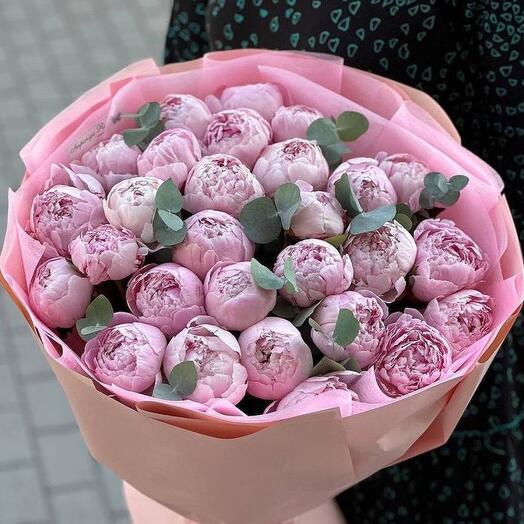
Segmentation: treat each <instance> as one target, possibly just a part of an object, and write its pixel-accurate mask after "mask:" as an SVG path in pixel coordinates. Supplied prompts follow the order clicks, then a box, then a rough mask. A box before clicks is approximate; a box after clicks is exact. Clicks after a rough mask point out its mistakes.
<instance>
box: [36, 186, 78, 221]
mask: <svg viewBox="0 0 524 524" xmlns="http://www.w3.org/2000/svg"><path fill="white" fill-rule="evenodd" d="M38 204H39V205H38V207H37V208H36V212H35V215H34V219H35V220H36V221H40V219H42V220H45V221H53V222H55V221H56V222H60V221H61V220H63V219H70V218H72V216H73V208H74V202H73V200H72V199H71V198H70V197H68V196H66V195H64V194H63V193H60V192H59V191H49V192H47V193H45V194H43V195H40V196H39V197H38Z"/></svg>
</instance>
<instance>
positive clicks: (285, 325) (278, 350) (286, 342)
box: [239, 317, 313, 400]
mask: <svg viewBox="0 0 524 524" xmlns="http://www.w3.org/2000/svg"><path fill="white" fill-rule="evenodd" d="M239 343H240V352H241V355H242V357H241V362H242V364H243V365H244V366H245V368H246V369H247V376H248V381H247V391H248V393H250V394H251V395H253V396H254V397H257V398H263V399H267V400H278V399H281V398H282V397H283V396H284V395H287V394H288V393H289V392H290V391H292V390H293V389H294V388H295V387H296V386H297V385H298V384H300V383H301V382H302V381H303V380H305V379H306V378H307V377H308V376H309V374H310V373H311V370H312V368H313V358H312V356H311V351H310V349H309V347H308V345H307V344H306V343H305V342H304V341H303V340H302V337H301V335H300V332H299V331H298V329H297V328H296V327H295V326H293V324H291V322H289V321H287V320H284V319H282V318H277V317H268V318H265V319H264V320H262V321H260V322H258V323H257V324H255V325H254V326H251V327H250V328H248V329H246V330H245V331H243V332H242V334H241V335H240V338H239Z"/></svg>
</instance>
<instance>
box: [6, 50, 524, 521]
mask: <svg viewBox="0 0 524 524" xmlns="http://www.w3.org/2000/svg"><path fill="white" fill-rule="evenodd" d="M413 100H415V101H413ZM421 105H422V106H424V107H425V108H426V109H428V110H429V112H428V111H426V110H424V109H422V108H421ZM457 138H458V137H457V135H456V132H455V131H454V128H453V127H452V125H451V123H450V122H449V119H448V118H447V117H446V115H445V114H444V113H443V112H442V110H441V109H440V108H439V107H438V106H436V104H435V103H434V102H432V101H430V100H428V99H427V98H425V97H424V95H422V94H421V93H419V92H415V91H413V90H410V89H409V88H404V87H403V86H399V85H397V84H394V83H392V82H391V81H388V80H385V79H379V78H377V77H374V76H372V75H369V74H367V73H363V72H360V71H357V70H354V69H351V68H347V67H344V66H342V64H341V63H340V62H338V61H337V60H333V59H326V58H322V57H319V56H316V55H315V56H313V55H307V54H302V53H289V52H268V51H254V52H253V51H251V52H230V53H228V52H225V53H217V54H211V55H207V56H206V57H205V58H204V59H203V60H201V61H196V62H192V63H189V64H184V65H182V66H168V67H167V68H164V69H162V70H159V69H158V68H157V67H156V66H155V65H154V64H153V63H152V62H151V61H145V62H142V63H139V64H136V65H134V66H131V67H130V68H129V69H127V70H124V71H122V72H120V73H118V74H117V75H116V76H115V77H113V78H111V79H109V80H108V81H106V82H105V83H104V84H102V85H100V86H98V87H97V88H95V89H93V90H92V91H90V92H88V93H86V94H85V95H84V96H83V97H82V98H81V99H79V100H78V101H76V102H75V103H74V104H73V105H72V106H70V107H69V108H67V109H66V110H65V111H64V112H63V113H62V114H60V115H58V116H57V117H56V118H55V119H54V120H53V121H51V122H50V123H49V124H48V125H47V126H46V127H44V128H43V130H41V131H40V132H39V133H38V134H37V136H36V137H35V138H34V139H33V140H32V141H31V142H30V143H29V144H28V145H27V146H26V147H25V148H24V149H23V150H22V158H23V160H24V162H25V164H26V167H27V172H26V175H25V177H24V179H23V181H22V185H21V187H20V189H19V190H18V191H17V192H16V193H10V195H9V221H8V229H7V233H6V240H5V244H4V249H3V252H2V259H1V271H2V275H3V278H4V279H5V281H4V285H5V286H6V288H7V290H8V291H9V293H10V294H11V296H12V297H13V299H14V300H15V301H16V302H17V303H18V304H19V306H20V308H21V310H22V311H23V313H24V314H25V315H26V318H27V319H28V321H29V323H30V325H31V327H32V329H33V330H34V332H35V335H36V337H37V340H38V341H39V343H40V344H41V345H42V346H43V349H44V351H45V353H46V355H47V357H48V360H49V362H50V364H51V366H52V368H53V370H54V371H55V373H56V375H57V377H58V379H59V380H60V382H61V384H62V385H63V387H64V390H65V392H66V394H67V396H68V398H69V401H70V402H71V405H72V407H73V410H74V412H75V415H76V417H77V420H78V423H79V425H80V427H81V430H82V432H83V435H84V437H85V439H86V442H87V444H88V446H89V448H90V450H91V452H92V453H93V455H94V456H95V458H97V459H98V460H100V461H101V462H103V463H104V464H106V465H108V466H109V467H110V468H111V469H113V470H114V471H115V472H116V473H117V474H119V475H120V476H121V477H122V478H123V479H124V480H126V481H128V482H129V483H130V484H132V485H133V486H134V487H135V488H137V489H138V490H139V491H140V492H142V493H143V494H144V495H146V496H149V497H151V498H153V499H154V500H155V501H157V502H159V503H161V504H162V505H164V506H167V507H168V508H170V509H172V510H176V511H177V512H180V513H182V514H183V515H185V516H187V517H191V518H195V519H197V520H200V521H202V522H217V523H218V522H226V523H243V522H248V521H249V522H260V523H262V522H268V521H276V520H283V519H287V518H291V517H294V516H296V515H298V514H300V513H302V512H304V511H306V510H308V509H311V508H313V507H315V506H318V505H319V504H321V503H323V502H325V501H326V500H328V499H329V498H331V497H333V496H334V495H336V494H337V493H338V492H340V491H342V490H343V489H345V488H347V487H349V486H351V485H353V484H355V483H357V482H359V481H360V480H362V479H363V478H365V477H367V476H369V475H370V474H372V473H373V472H375V471H377V470H378V469H381V468H383V467H386V466H387V465H390V464H392V463H394V462H396V461H399V460H404V459H406V458H409V457H410V456H413V455H415V454H418V453H422V452H424V451H427V450H429V449H431V448H433V447H435V446H437V445H439V444H442V443H443V442H445V441H446V439H447V438H448V437H449V435H450V433H451V431H452V430H453V428H454V426H455V424H456V423H457V421H458V419H459V417H460V415H461V413H462V411H463V410H464V408H465V406H466V405H467V402H468V401H469V398H470V397H471V395H472V394H473V392H474V390H475V388H476V386H477V385H478V383H479V381H480V380H481V378H482V376H483V374H484V372H485V371H486V369H487V366H488V365H489V362H490V361H491V359H492V358H493V356H494V354H495V352H496V350H497V349H498V347H499V346H500V344H501V342H502V340H503V338H504V337H505V335H506V334H507V332H508V330H509V328H510V327H511V325H512V323H513V321H514V319H515V316H516V314H517V310H518V309H519V307H520V304H521V302H522V299H523V296H524V293H523V279H522V277H523V266H522V255H521V253H520V249H519V244H518V239H517V235H516V232H515V228H514V225H513V223H512V220H511V216H510V214H509V210H508V207H507V204H506V201H505V199H504V197H503V196H501V191H502V189H503V187H502V184H501V181H500V179H499V177H498V176H497V174H496V173H495V172H494V171H493V170H492V169H491V168H490V167H489V166H487V165H486V164H485V163H483V162H482V161H481V160H480V159H478V158H477V157H475V156H474V155H473V154H471V153H470V152H468V151H467V150H465V149H464V148H462V147H461V146H460V145H459V143H457ZM203 494H205V497H206V498H205V500H204V499H203ZM231 494H234V500H235V501H237V502H236V503H233V498H232V495H231ZM239 500H240V501H241V503H238V501H239Z"/></svg>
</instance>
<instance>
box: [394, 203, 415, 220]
mask: <svg viewBox="0 0 524 524" xmlns="http://www.w3.org/2000/svg"><path fill="white" fill-rule="evenodd" d="M396 207H397V215H398V214H402V215H406V216H407V217H409V218H411V217H412V215H413V211H412V210H411V208H410V207H409V206H408V205H407V204H404V203H400V204H397V206H396Z"/></svg>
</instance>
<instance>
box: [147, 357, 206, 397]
mask: <svg viewBox="0 0 524 524" xmlns="http://www.w3.org/2000/svg"><path fill="white" fill-rule="evenodd" d="M197 379H198V373H197V368H196V365H195V363H194V362H193V361H191V360H186V361H184V362H180V364H177V365H176V366H175V367H174V368H173V369H172V370H171V373H170V374H169V378H168V381H169V384H158V386H155V388H154V390H153V397H156V398H161V399H163V400H184V398H186V397H188V396H189V395H191V393H193V391H195V388H196V385H197Z"/></svg>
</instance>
